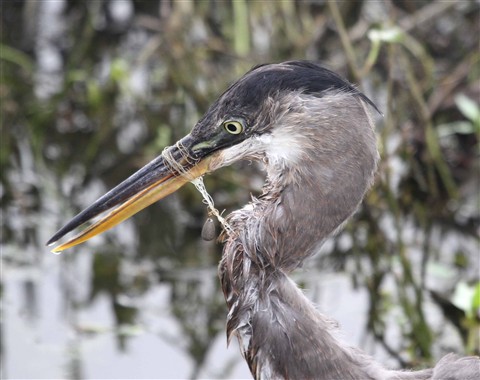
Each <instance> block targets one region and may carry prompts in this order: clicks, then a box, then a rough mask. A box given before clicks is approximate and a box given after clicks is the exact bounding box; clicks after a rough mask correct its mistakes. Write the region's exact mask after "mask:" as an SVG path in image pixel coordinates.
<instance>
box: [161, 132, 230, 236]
mask: <svg viewBox="0 0 480 380" xmlns="http://www.w3.org/2000/svg"><path fill="white" fill-rule="evenodd" d="M175 145H176V147H177V149H178V151H179V152H180V153H181V154H182V158H183V159H184V160H185V161H186V162H187V164H188V165H195V164H196V163H197V160H195V159H194V158H193V157H191V156H190V155H189V153H188V150H187V149H186V148H185V147H184V146H183V145H182V143H181V142H180V141H177V143H176V144H175ZM172 148H173V147H172V146H168V147H166V148H165V149H164V150H163V151H162V156H163V158H164V159H165V163H166V164H167V165H168V166H169V168H170V169H171V171H172V172H173V173H174V174H175V175H177V174H178V175H181V176H184V177H185V178H187V179H188V180H189V181H190V182H191V183H192V184H193V185H194V186H195V187H196V189H197V190H198V191H199V192H200V194H202V197H203V201H202V202H203V203H204V204H205V205H207V207H208V210H209V212H208V213H209V215H214V216H215V217H216V218H217V220H218V222H219V223H220V224H221V225H222V227H223V229H224V230H225V232H226V233H227V234H228V235H229V236H234V235H235V232H234V231H233V228H232V227H231V226H230V225H229V224H228V222H227V221H226V220H225V218H224V217H223V216H222V215H221V213H220V212H219V211H218V210H217V209H216V208H215V204H214V202H213V198H212V197H211V196H210V194H209V193H208V192H207V189H206V188H205V184H204V182H203V176H200V177H197V178H195V176H193V175H192V174H191V173H189V172H188V171H187V170H186V169H185V166H184V165H182V164H180V163H179V162H178V161H177V160H175V158H173V156H172V154H171V150H172Z"/></svg>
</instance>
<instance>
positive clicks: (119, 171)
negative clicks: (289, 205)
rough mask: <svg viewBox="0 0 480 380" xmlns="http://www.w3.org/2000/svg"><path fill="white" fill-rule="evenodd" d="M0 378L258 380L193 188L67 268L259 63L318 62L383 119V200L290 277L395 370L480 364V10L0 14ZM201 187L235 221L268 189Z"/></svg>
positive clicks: (99, 5)
mask: <svg viewBox="0 0 480 380" xmlns="http://www.w3.org/2000/svg"><path fill="white" fill-rule="evenodd" d="M0 6H1V13H2V15H1V20H2V21H1V22H2V24H1V29H2V33H1V45H0V65H1V67H0V75H1V83H0V102H1V151H0V165H1V166H0V168H1V172H0V179H1V186H0V197H1V198H0V202H1V211H2V214H1V258H2V268H1V313H2V320H1V371H2V373H1V376H2V379H19V378H24V379H34V378H41V379H56V378H62V379H100V378H102V379H109V378H124V379H133V378H135V379H142V378H165V379H166V378H170V379H187V378H188V379H197V378H205V379H238V378H250V375H249V372H248V369H247V367H246V365H245V364H244V362H243V360H242V359H241V357H240V354H239V349H238V347H237V344H236V342H233V344H232V345H231V347H230V348H228V349H227V347H226V337H225V317H226V306H225V304H224V300H223V295H222V292H221V290H220V288H219V283H218V280H217V277H216V266H217V263H218V261H219V258H220V256H221V246H219V245H218V244H215V243H214V242H204V241H202V240H201V239H200V230H201V227H202V224H203V222H204V221H205V218H206V210H205V207H204V205H203V204H202V202H201V197H200V195H199V194H198V193H197V192H196V191H195V189H194V187H193V186H190V185H189V186H186V187H185V188H183V189H182V190H181V191H179V192H178V193H177V194H174V195H172V196H170V197H168V198H167V199H165V200H163V201H162V202H159V203H157V204H155V205H153V206H151V207H150V208H148V209H147V210H145V211H143V212H141V213H140V214H138V215H137V216H135V217H134V218H132V219H131V220H129V221H127V222H125V223H123V224H122V225H120V226H118V227H117V228H115V229H113V230H112V231H111V232H108V233H106V234H104V235H102V236H101V237H98V238H95V239H93V240H92V241H90V242H88V243H86V244H83V245H82V246H79V247H78V248H75V249H72V250H70V251H67V252H66V253H65V254H63V255H60V256H56V255H53V254H51V253H49V249H48V248H46V247H45V242H46V241H47V239H48V238H49V237H50V236H51V235H52V234H53V233H54V232H55V231H56V230H57V229H58V228H59V227H60V226H61V225H63V224H64V223H65V222H66V221H67V220H68V219H69V218H70V217H72V216H73V215H74V214H76V213H77V212H78V211H80V210H81V209H83V208H84V207H86V206H87V205H89V204H90V203H91V202H92V201H94V200H95V199H96V198H97V197H99V196H100V195H102V194H103V193H104V192H106V191H107V190H108V189H110V188H111V187H113V186H114V185H116V184H117V183H119V182H120V181H121V180H122V179H124V178H126V177H127V176H128V175H129V174H131V173H132V172H133V171H135V170H136V169H138V168H139V167H141V166H142V165H144V164H145V163H146V162H148V161H149V160H150V159H152V158H153V157H155V156H156V155H158V154H159V153H160V152H161V151H162V149H163V147H164V146H166V145H169V144H172V143H173V142H175V141H176V140H177V139H179V138H180V137H182V136H184V135H185V134H186V133H188V131H189V130H190V129H191V128H192V126H193V125H194V124H195V122H196V120H198V119H199V117H201V115H202V114H203V112H205V110H206V109H207V107H208V105H209V104H210V103H211V102H212V101H213V100H214V99H215V98H216V97H217V96H218V95H219V94H220V93H221V92H222V91H223V90H224V89H225V88H226V86H228V84H229V83H231V82H232V81H234V80H235V79H237V78H238V77H239V76H240V75H241V74H243V73H244V72H245V71H246V70H248V69H250V68H251V67H252V66H254V65H256V64H259V63H264V62H278V61H282V60H289V59H309V60H315V61H319V62H322V63H323V64H325V65H326V66H327V67H329V68H331V69H333V70H335V71H337V72H339V73H340V74H342V75H343V76H345V77H347V78H349V79H350V80H351V81H352V82H354V83H356V84H357V85H358V86H359V88H360V89H361V90H362V91H364V92H365V93H366V94H367V95H368V96H369V97H370V98H371V99H373V100H374V101H375V102H376V104H377V105H378V106H379V108H380V109H381V110H382V112H383V113H384V116H383V117H380V116H378V118H377V119H378V120H377V126H378V136H379V145H380V150H381V155H382V161H381V165H380V168H379V174H378V176H377V180H376V184H375V186H374V188H373V189H372V191H370V192H369V194H368V196H367V198H366V200H365V202H364V204H363V206H362V208H361V209H360V211H359V212H358V213H357V214H356V216H355V217H354V219H353V220H352V221H351V222H350V223H349V224H348V225H347V226H346V228H345V230H344V231H343V232H342V233H340V234H339V235H338V236H337V237H336V238H334V239H331V240H329V241H328V242H327V243H326V244H325V246H324V247H323V248H322V250H321V252H319V254H318V255H317V256H315V257H314V258H313V259H311V260H310V261H309V262H308V264H307V265H305V268H304V269H303V270H299V271H297V273H296V274H295V280H296V281H297V282H299V283H300V284H301V286H302V287H303V288H304V289H305V291H306V292H307V294H308V296H309V297H310V298H311V299H312V300H314V301H315V302H316V303H317V305H318V307H319V308H320V309H321V310H322V312H324V313H325V314H327V315H330V316H331V317H333V318H335V319H337V320H338V321H339V323H340V326H341V330H342V332H343V337H344V340H345V341H347V342H348V343H351V344H353V345H356V346H359V347H361V348H362V349H364V350H365V351H367V352H368V353H370V354H372V355H373V356H374V357H375V358H377V359H378V360H380V361H381V362H382V363H384V364H385V365H387V366H390V367H395V368H399V367H422V366H427V365H429V364H432V363H433V362H434V361H435V360H438V358H439V357H441V356H442V355H443V354H445V353H446V352H451V351H453V352H458V353H460V354H466V353H468V354H472V353H477V354H478V353H479V351H480V349H479V317H480V314H479V307H480V283H479V277H480V275H479V270H480V268H479V261H480V246H479V239H478V235H479V232H480V230H479V222H480V215H479V214H480V213H479V192H478V188H479V180H480V179H479V167H480V166H479V160H478V157H479V147H478V141H479V136H480V110H479V97H480V79H479V78H480V68H479V57H480V51H479V37H478V36H479V35H480V13H479V12H480V10H479V9H480V2H479V1H413V0H391V1H384V2H377V1H352V2H334V1H330V2H329V1H313V0H311V1H308V0H305V1H294V0H282V1H254V2H249V1H246V0H236V1H215V0H209V1H208V0H205V1H193V0H183V1H165V0H164V1H156V0H155V1H154V0H151V1H130V0H118V1H113V0H110V1H108V0H96V1H75V0H72V1H66V0H51V1H49V0H43V1H35V0H26V1H2V2H1V5H0ZM262 183H263V174H262V173H261V171H259V170H258V168H257V167H255V166H252V165H248V163H247V164H240V165H237V166H235V167H234V168H226V169H222V170H221V171H219V172H218V173H215V174H213V175H210V176H208V177H207V178H206V186H207V189H208V190H209V192H210V193H211V195H212V196H213V198H214V199H215V201H216V205H217V208H219V209H220V210H227V211H226V212H229V211H231V210H234V209H236V208H238V207H240V206H241V205H243V204H245V203H246V202H247V201H248V200H249V194H250V193H256V192H258V191H259V190H260V188H261V185H262Z"/></svg>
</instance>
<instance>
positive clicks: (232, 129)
mask: <svg viewBox="0 0 480 380" xmlns="http://www.w3.org/2000/svg"><path fill="white" fill-rule="evenodd" d="M223 128H225V130H226V131H227V132H228V133H230V134H232V135H238V134H240V133H242V132H243V124H242V123H240V122H239V121H236V120H229V121H226V122H225V123H223Z"/></svg>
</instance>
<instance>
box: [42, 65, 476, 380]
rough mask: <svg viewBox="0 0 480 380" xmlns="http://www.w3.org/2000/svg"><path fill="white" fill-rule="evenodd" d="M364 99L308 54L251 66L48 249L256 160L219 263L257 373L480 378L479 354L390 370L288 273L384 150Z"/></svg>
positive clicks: (357, 196) (237, 330)
mask: <svg viewBox="0 0 480 380" xmlns="http://www.w3.org/2000/svg"><path fill="white" fill-rule="evenodd" d="M369 108H370V109H371V108H375V109H376V107H375V105H374V104H373V103H372V101H371V100H370V99H368V98H367V97H366V96H365V95H363V94H362V93H361V92H359V91H358V90H357V89H356V88H355V87H354V86H352V85H351V84H350V83H348V82H347V81H345V80H344V79H342V78H341V77H339V76H338V75H337V74H335V73H333V72H331V71H330V70H327V69H325V68H323V67H321V66H318V65H316V64H314V63H310V62H301V61H291V62H285V63H280V64H272V65H263V66H258V67H255V68H253V69H252V70H251V71H249V72H248V73H247V74H245V75H244V76H243V77H242V78H240V80H238V81H237V82H235V83H234V84H233V85H231V86H230V87H229V88H228V89H227V90H226V91H225V92H224V93H223V94H222V95H221V96H220V98H219V99H218V100H217V101H215V102H214V103H213V105H212V106H211V107H210V108H209V110H208V111H207V112H206V114H205V115H204V116H203V117H202V118H201V119H200V120H199V122H198V123H197V124H196V125H195V127H194V128H193V130H192V132H191V133H190V134H188V135H187V136H185V137H184V138H183V139H181V140H180V141H179V142H177V143H176V144H175V145H174V146H172V147H170V148H169V149H168V150H167V151H164V154H162V155H161V156H159V157H157V158H155V159H154V160H152V161H151V162H150V163H148V164H147V165H145V166H144V167H143V168H142V169H140V170H139V171H138V172H136V173H135V174H133V175H132V176H131V177H129V178H128V179H126V180H125V181H123V182H122V183H121V184H119V185H118V186H117V187H115V188H114V189H112V190H111V191H109V192H108V193H107V194H105V195H104V196H103V197H101V198H100V199H98V200H97V201H96V202H95V203H93V204H92V205H91V206H90V207H88V208H87V209H85V210H83V211H82V212H81V213H79V214H78V215H77V216H76V217H74V218H73V219H72V220H71V221H70V222H68V223H67V224H66V225H65V226H63V227H62V228H61V229H60V230H59V231H58V232H57V233H56V234H54V236H53V237H52V238H51V239H50V240H49V242H48V244H52V243H54V242H56V241H57V240H58V239H60V238H61V237H63V236H64V235H65V234H66V233H68V232H69V231H71V230H73V229H74V228H76V227H78V226H79V225H81V224H83V223H84V222H86V221H88V220H90V219H91V218H92V217H94V216H96V215H98V214H99V213H101V212H103V211H105V210H108V209H111V208H112V207H115V206H117V205H118V208H117V209H115V210H114V211H113V212H112V213H111V214H109V215H107V216H106V217H105V218H103V219H101V220H100V221H98V222H97V223H96V224H94V225H93V226H91V227H90V228H88V229H86V230H84V231H83V232H82V233H80V234H79V235H78V236H77V237H74V238H73V239H72V240H70V241H69V242H67V243H65V244H63V245H61V246H60V247H57V248H56V249H55V250H56V251H57V252H58V251H62V250H63V249H66V248H68V247H71V246H73V245H75V244H78V243H80V242H82V241H84V240H86V239H88V238H90V237H91V236H94V235H95V234H96V233H99V232H101V231H103V230H104V229H103V228H102V223H104V222H105V223H109V227H111V226H112V225H114V224H116V223H119V222H120V221H122V220H124V219H125V218H126V217H128V216H129V215H132V214H133V213H134V212H137V211H138V210H139V209H141V208H143V207H146V206H147V205H148V204H150V203H152V202H153V201H156V200H158V199H159V198H161V197H163V196H166V195H168V194H169V193H170V192H172V191H175V190H176V189H177V188H178V187H179V186H181V185H182V184H183V183H185V182H187V179H186V178H187V174H188V173H190V174H188V175H192V176H193V177H195V176H199V175H201V174H202V173H204V172H206V171H213V170H216V169H218V168H220V167H222V166H226V165H230V164H232V163H234V162H236V161H238V160H242V159H244V160H257V161H260V162H262V163H263V164H264V166H265V171H266V173H267V175H266V183H265V185H264V188H263V192H262V194H261V195H260V196H259V197H256V198H255V197H254V198H253V199H252V201H251V202H250V203H249V204H248V205H247V206H245V207H244V208H242V209H240V210H238V211H235V212H233V213H232V214H231V215H229V216H228V218H227V219H228V224H229V225H230V227H231V228H230V229H229V231H228V233H224V234H223V235H222V237H221V239H222V240H223V242H224V243H225V247H224V251H223V256H222V260H221V262H220V266H219V276H220V280H221V284H222V288H223V292H224V295H225V299H226V302H227V305H228V309H229V312H228V316H227V336H228V340H229V341H230V340H231V338H232V337H234V336H235V337H237V339H238V341H239V343H240V348H241V351H242V354H243V356H244V357H245V359H246V361H247V363H248V365H249V367H250V370H251V373H252V375H253V376H254V377H255V378H256V379H294V380H297V379H315V380H367V379H370V380H373V379H375V380H402V379H404V380H407V379H410V380H426V379H430V380H440V379H441V380H473V379H480V375H479V373H480V360H479V358H476V357H468V358H458V357H456V356H454V355H447V356H445V357H444V358H443V359H441V360H440V361H439V362H438V364H437V365H436V366H435V367H434V368H433V369H426V370H421V371H415V372H409V371H391V370H388V369H385V368H384V367H382V366H381V365H380V364H379V363H377V362H375V361H374V360H373V358H371V357H370V356H368V355H366V354H365V353H363V352H361V351H360V350H358V349H355V348H353V347H350V346H348V345H346V344H344V343H342V342H341V341H340V340H339V339H338V338H337V334H336V333H337V327H336V323H335V322H334V321H332V320H330V319H329V318H327V317H326V316H324V315H322V314H321V313H320V312H319V311H318V310H316V309H315V307H314V306H313V305H312V303H311V302H310V301H309V300H308V299H307V298H306V297H305V296H304V294H303V293H302V292H301V291H300V290H299V289H298V288H297V286H296V285H295V283H293V281H291V280H290V279H289V277H288V275H289V274H290V273H291V272H292V271H293V270H294V269H296V268H298V267H299V266H301V265H302V263H303V262H304V260H305V259H306V258H308V257H310V256H312V255H314V254H315V253H316V252H317V251H318V249H319V248H320V246H321V245H322V244H323V242H324V241H325V239H327V238H328V237H329V236H332V235H334V234H335V233H336V231H338V230H339V229H340V228H341V227H342V226H343V224H344V223H345V222H346V221H347V220H348V219H349V218H350V217H351V215H352V214H353V213H354V212H355V211H356V209H357V208H358V205H359V204H360V202H361V201H362V199H363V197H364V195H365V192H366V191H367V190H368V189H369V187H370V186H371V184H372V183H373V179H374V175H375V171H376V167H377V162H378V158H379V156H378V152H377V148H376V138H375V132H374V125H373V122H372V119H371V117H370V114H369ZM193 173H196V174H193ZM157 192H158V194H160V195H158V196H157V195H156V194H157ZM137 201H138V202H143V203H141V207H136V206H135V204H136V203H135V202H137ZM133 208H135V210H134V211H133V212H131V213H127V211H128V212H130V211H131V210H132V209H133ZM120 215H122V216H120ZM123 215H124V216H123ZM213 227H214V226H213V223H210V222H209V223H208V224H207V225H206V226H205V228H204V231H203V233H202V235H203V237H204V238H207V239H210V238H211V237H212V236H213V234H214V230H213ZM232 231H233V232H232Z"/></svg>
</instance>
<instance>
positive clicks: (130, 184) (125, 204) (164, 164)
mask: <svg viewBox="0 0 480 380" xmlns="http://www.w3.org/2000/svg"><path fill="white" fill-rule="evenodd" d="M193 144H194V141H193V138H192V137H191V136H190V135H187V136H186V137H184V138H183V139H182V140H180V141H179V142H178V143H177V144H176V145H174V146H172V147H170V148H169V150H168V153H169V154H168V157H169V159H168V160H166V159H165V156H164V155H161V156H158V157H157V158H155V159H154V160H153V161H151V162H150V163H148V164H147V165H145V166H144V167H143V168H141V169H140V170H138V171H137V172H136V173H135V174H133V175H132V176H131V177H129V178H127V179H126V180H125V181H123V182H122V183H120V184H119V185H118V186H116V187H115V188H113V189H112V190H110V191H109V192H108V193H107V194H105V195H104V196H102V197H101V198H99V199H98V200H97V201H96V202H95V203H93V204H92V205H91V206H90V207H88V208H86V209H85V210H83V211H82V212H80V213H79V214H78V215H77V216H75V217H74V218H73V219H72V220H71V221H69V222H68V223H67V224H66V225H65V226H63V227H62V228H61V229H60V230H59V231H58V232H57V233H56V234H55V235H53V237H52V238H51V239H50V240H49V241H48V242H47V245H52V244H55V243H56V242H57V241H58V240H59V239H61V238H62V237H63V236H65V235H66V234H67V233H69V232H70V231H72V230H74V229H75V228H77V227H79V226H81V225H82V224H84V223H85V222H87V221H89V220H91V219H92V218H94V217H96V216H98V215H99V214H101V213H103V212H105V211H107V210H110V209H112V208H113V207H115V206H116V207H115V208H114V209H113V210H112V211H111V212H110V213H108V214H107V215H105V216H104V217H102V218H101V219H100V220H98V221H97V222H96V223H94V224H92V225H91V226H89V227H88V228H86V229H85V230H83V231H82V232H80V233H79V234H78V235H76V236H74V237H73V238H71V239H70V240H68V241H67V242H65V243H63V244H61V245H59V246H57V247H55V248H54V249H53V250H52V252H55V253H59V252H61V251H63V250H65V249H67V248H70V247H73V246H75V245H77V244H80V243H82V242H84V241H86V240H88V239H90V238H92V237H94V236H95V235H98V234H100V233H102V232H104V231H107V230H109V229H110V228H112V227H113V226H115V225H117V224H119V223H121V222H122V221H124V220H125V219H128V218H129V217H131V216H132V215H134V214H136V213H137V212H139V211H140V210H142V209H144V208H145V207H147V206H149V205H151V204H152V203H154V202H156V201H158V200H160V199H162V198H164V197H166V196H167V195H169V194H171V193H173V192H175V191H176V190H178V189H179V188H180V187H182V186H183V185H184V184H185V183H187V182H189V181H190V180H192V179H193V178H197V177H199V176H201V175H203V174H204V173H205V172H207V171H208V166H209V163H210V160H211V158H212V156H206V157H197V156H196V154H195V153H194V152H193V150H192V146H193ZM172 161H173V162H172Z"/></svg>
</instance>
